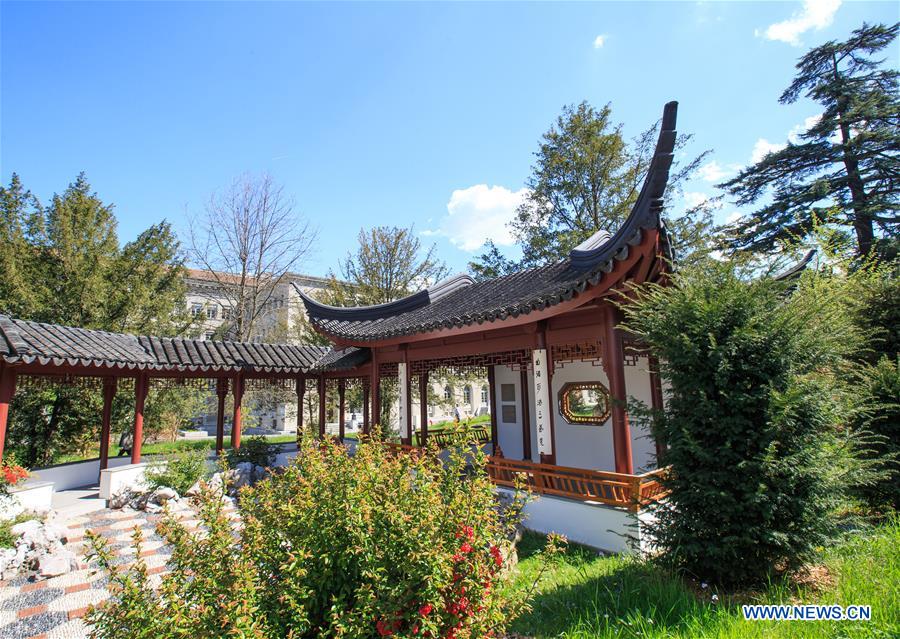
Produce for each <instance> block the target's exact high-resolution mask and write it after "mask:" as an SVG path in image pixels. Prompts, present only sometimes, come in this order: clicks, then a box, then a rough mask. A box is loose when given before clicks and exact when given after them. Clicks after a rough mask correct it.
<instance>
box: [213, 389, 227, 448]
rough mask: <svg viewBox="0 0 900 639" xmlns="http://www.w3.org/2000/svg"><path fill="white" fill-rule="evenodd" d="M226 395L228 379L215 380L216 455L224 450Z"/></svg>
mask: <svg viewBox="0 0 900 639" xmlns="http://www.w3.org/2000/svg"><path fill="white" fill-rule="evenodd" d="M227 395H228V379H227V378H225V377H220V378H219V379H217V380H216V400H217V401H216V455H221V454H222V452H223V451H224V450H225V397H226V396H227Z"/></svg>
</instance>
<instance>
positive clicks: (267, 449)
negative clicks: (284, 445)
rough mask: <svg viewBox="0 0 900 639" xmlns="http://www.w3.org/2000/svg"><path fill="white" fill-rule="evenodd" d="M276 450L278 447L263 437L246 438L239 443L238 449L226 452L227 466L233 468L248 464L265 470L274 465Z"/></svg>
mask: <svg viewBox="0 0 900 639" xmlns="http://www.w3.org/2000/svg"><path fill="white" fill-rule="evenodd" d="M278 450H279V447H278V445H277V444H272V443H270V442H269V440H268V439H266V438H265V437H262V436H254V437H248V438H246V439H245V440H244V441H243V442H241V447H240V448H237V449H235V448H230V449H229V450H228V465H229V466H231V467H232V468H233V467H235V466H237V465H238V464H240V463H242V462H250V463H251V464H253V465H254V466H262V467H263V468H266V467H268V466H271V465H272V464H274V463H275V457H276V456H277V455H278Z"/></svg>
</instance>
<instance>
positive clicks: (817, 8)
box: [757, 0, 841, 47]
mask: <svg viewBox="0 0 900 639" xmlns="http://www.w3.org/2000/svg"><path fill="white" fill-rule="evenodd" d="M840 6H841V0H804V2H803V8H802V9H801V10H799V11H795V12H794V13H793V14H792V15H791V17H790V18H788V19H787V20H782V21H781V22H776V23H775V24H770V25H769V27H768V28H767V29H766V30H765V31H764V32H763V33H762V34H760V33H759V32H758V31H757V35H762V36H763V37H764V38H766V39H767V40H777V41H779V42H787V43H788V44H790V45H793V46H795V47H797V46H800V45H801V44H802V43H801V42H800V36H801V35H803V34H804V33H806V32H807V31H809V30H810V29H815V30H816V31H818V30H820V29H824V28H825V27H827V26H829V25H831V23H832V22H833V21H834V14H835V12H837V10H838V7H840Z"/></svg>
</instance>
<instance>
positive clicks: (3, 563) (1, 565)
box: [0, 548, 19, 579]
mask: <svg viewBox="0 0 900 639" xmlns="http://www.w3.org/2000/svg"><path fill="white" fill-rule="evenodd" d="M18 569H19V565H18V564H17V563H16V551H15V550H13V549H12V548H0V577H2V578H3V579H6V573H7V572H8V571H12V572H16V571H17V570H18Z"/></svg>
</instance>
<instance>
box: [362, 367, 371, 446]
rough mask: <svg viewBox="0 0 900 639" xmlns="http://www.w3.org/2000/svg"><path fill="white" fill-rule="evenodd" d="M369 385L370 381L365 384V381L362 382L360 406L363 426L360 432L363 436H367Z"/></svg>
mask: <svg viewBox="0 0 900 639" xmlns="http://www.w3.org/2000/svg"><path fill="white" fill-rule="evenodd" d="M370 385H371V380H369V382H368V383H366V379H365V378H363V380H362V387H363V389H362V405H363V407H362V408H363V425H362V432H363V434H364V435H368V434H369V386H370Z"/></svg>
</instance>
